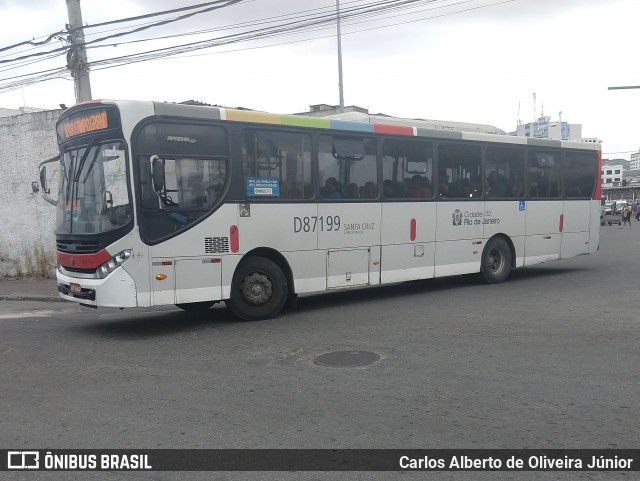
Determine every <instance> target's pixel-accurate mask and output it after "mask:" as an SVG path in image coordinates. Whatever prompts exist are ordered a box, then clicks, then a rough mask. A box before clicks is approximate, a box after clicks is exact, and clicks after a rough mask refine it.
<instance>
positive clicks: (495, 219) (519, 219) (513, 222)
mask: <svg viewBox="0 0 640 481" xmlns="http://www.w3.org/2000/svg"><path fill="white" fill-rule="evenodd" d="M526 209H527V203H526V202H525V201H520V200H506V201H487V202H485V204H484V237H485V239H490V238H491V237H493V236H494V235H496V234H505V235H506V236H508V237H509V238H510V239H511V241H512V242H513V246H514V248H515V252H516V258H515V266H516V267H522V266H523V265H524V242H525V231H526V221H527V210H526Z"/></svg>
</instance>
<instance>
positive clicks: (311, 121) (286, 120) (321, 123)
mask: <svg viewBox="0 0 640 481" xmlns="http://www.w3.org/2000/svg"><path fill="white" fill-rule="evenodd" d="M282 125H295V126H296V127H312V128H315V129H328V128H329V127H330V120H329V119H316V118H313V117H299V116H297V115H283V116H282Z"/></svg>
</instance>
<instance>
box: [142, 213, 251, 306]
mask: <svg viewBox="0 0 640 481" xmlns="http://www.w3.org/2000/svg"><path fill="white" fill-rule="evenodd" d="M237 225H238V206H237V205H235V204H227V205H224V206H222V207H220V209H218V211H217V212H215V213H214V214H213V215H211V216H210V217H209V218H207V219H204V220H202V222H200V223H199V224H197V225H194V226H193V227H191V228H190V229H188V230H186V231H185V232H183V233H182V234H180V235H178V236H176V237H173V238H171V239H168V240H167V241H165V242H161V243H159V244H156V245H152V246H149V257H150V259H151V276H150V277H151V279H150V281H151V290H152V303H153V305H155V306H159V305H166V304H176V303H178V304H179V303H188V302H198V301H216V300H220V299H221V298H223V291H224V288H223V286H224V284H225V282H228V284H229V285H228V288H227V291H229V292H230V289H231V280H230V279H231V276H233V269H235V266H236V265H237V262H238V260H239V259H237V258H236V257H238V256H232V255H229V254H230V244H231V242H230V237H231V230H232V228H233V226H237ZM240 238H242V236H241V235H240ZM177 253H180V254H182V255H181V256H179V257H178V256H176V254H177ZM230 271H231V274H230V275H229V274H228V273H229V272H230ZM158 276H159V277H158ZM164 276H166V277H164ZM226 278H228V279H226ZM225 279H226V280H225Z"/></svg>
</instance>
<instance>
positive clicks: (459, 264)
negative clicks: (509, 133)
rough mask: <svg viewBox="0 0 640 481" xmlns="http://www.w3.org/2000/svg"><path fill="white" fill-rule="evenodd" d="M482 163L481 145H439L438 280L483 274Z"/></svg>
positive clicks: (436, 262)
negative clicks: (440, 277) (442, 277)
mask: <svg viewBox="0 0 640 481" xmlns="http://www.w3.org/2000/svg"><path fill="white" fill-rule="evenodd" d="M481 162H482V155H481V149H480V146H478V145H474V144H462V143H455V142H441V143H440V144H438V190H437V193H438V195H439V202H438V208H437V223H436V261H435V276H436V277H439V276H451V275H457V274H467V273H470V272H479V271H480V261H481V258H482V250H483V247H484V237H485V236H484V218H485V203H484V201H483V200H482V177H481V175H482V170H481Z"/></svg>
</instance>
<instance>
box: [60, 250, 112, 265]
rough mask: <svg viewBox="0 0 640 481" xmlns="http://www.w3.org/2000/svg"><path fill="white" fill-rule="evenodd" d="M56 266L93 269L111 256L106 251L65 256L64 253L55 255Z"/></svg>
mask: <svg viewBox="0 0 640 481" xmlns="http://www.w3.org/2000/svg"><path fill="white" fill-rule="evenodd" d="M56 254H57V258H58V264H60V265H61V266H63V267H71V268H76V269H95V268H97V267H99V266H101V265H102V264H104V263H105V262H107V261H108V260H109V259H111V257H112V256H111V254H109V253H108V252H107V250H106V249H102V250H101V251H99V252H96V253H95V254H67V253H66V252H60V251H58V252H57V253H56Z"/></svg>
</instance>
